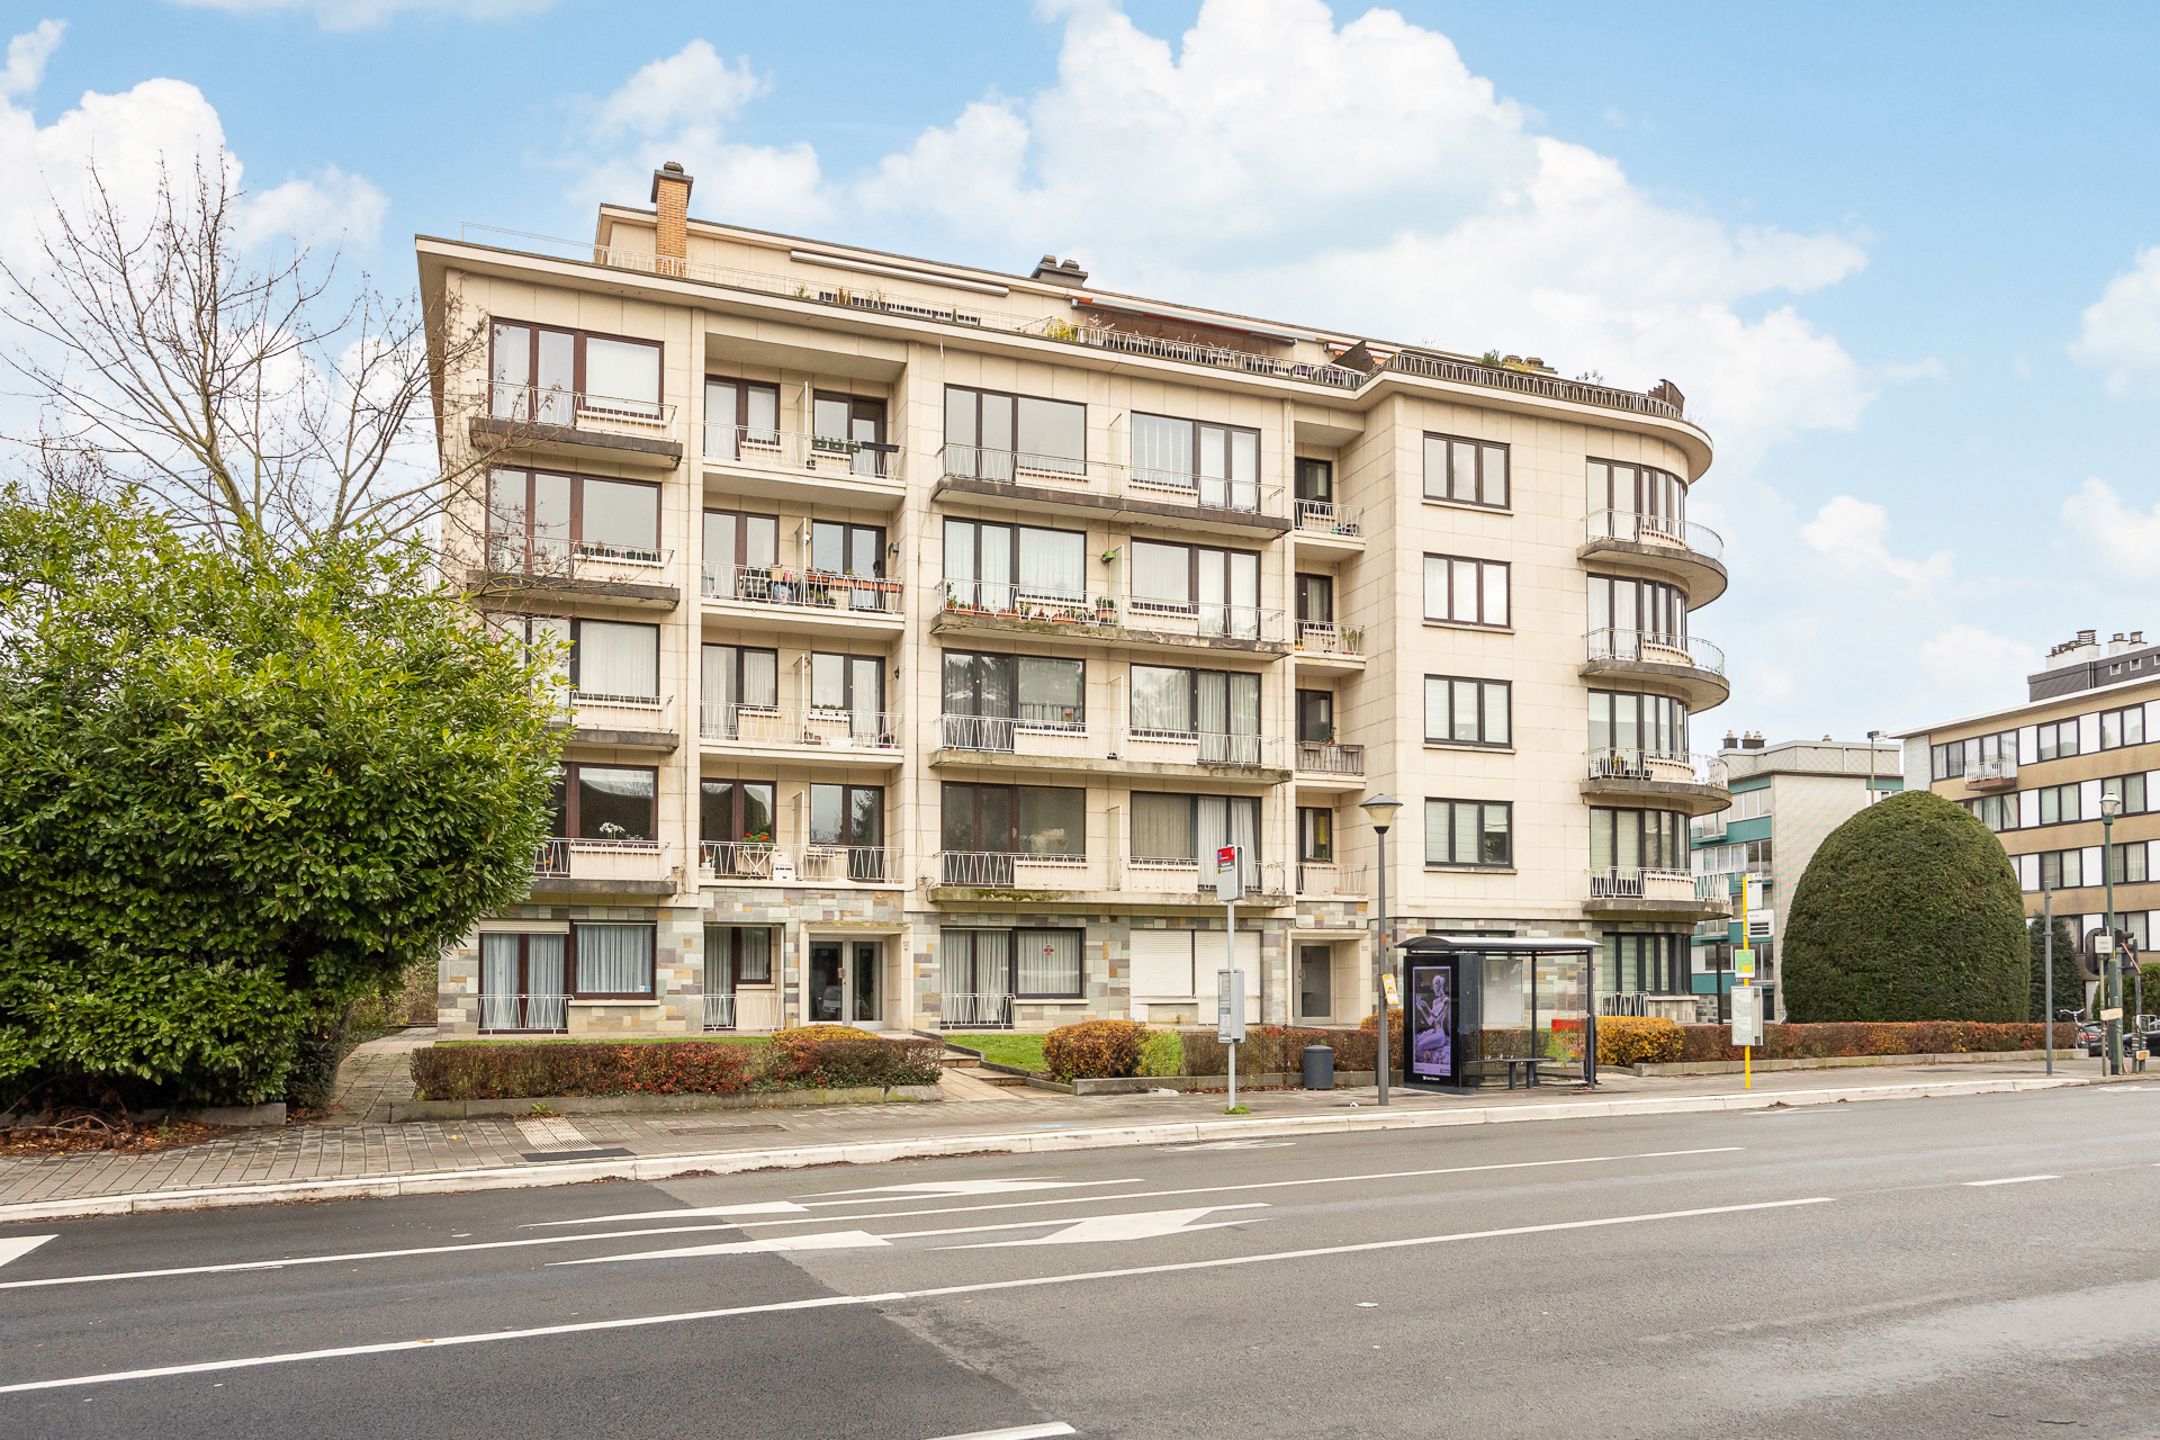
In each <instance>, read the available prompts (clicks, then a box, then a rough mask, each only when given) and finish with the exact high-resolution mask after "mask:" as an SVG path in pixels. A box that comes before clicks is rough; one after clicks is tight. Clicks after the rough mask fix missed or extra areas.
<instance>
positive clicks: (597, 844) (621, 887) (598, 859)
mask: <svg viewBox="0 0 2160 1440" xmlns="http://www.w3.org/2000/svg"><path fill="white" fill-rule="evenodd" d="M532 893H533V894H534V895H536V896H537V895H673V894H674V893H675V878H674V876H673V875H671V874H669V872H668V848H667V847H666V846H665V845H661V844H658V843H656V842H654V841H651V840H584V839H566V838H563V837H560V836H558V837H557V838H555V839H553V840H543V841H541V842H540V850H539V853H538V854H536V855H535V856H534V857H533V885H532Z"/></svg>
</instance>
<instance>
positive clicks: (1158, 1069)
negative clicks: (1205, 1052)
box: [1137, 1030, 1187, 1075]
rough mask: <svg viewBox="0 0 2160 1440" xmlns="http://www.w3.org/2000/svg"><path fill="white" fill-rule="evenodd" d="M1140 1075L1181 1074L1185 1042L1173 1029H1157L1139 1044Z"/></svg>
mask: <svg viewBox="0 0 2160 1440" xmlns="http://www.w3.org/2000/svg"><path fill="white" fill-rule="evenodd" d="M1137 1073H1139V1074H1141V1075H1183V1074H1185V1073H1187V1072H1186V1070H1185V1042H1184V1039H1183V1037H1181V1036H1180V1035H1179V1034H1178V1032H1177V1031H1175V1030H1157V1031H1156V1032H1155V1033H1154V1034H1152V1035H1150V1036H1148V1037H1147V1040H1146V1042H1145V1043H1143V1044H1142V1045H1141V1046H1140V1068H1139V1070H1138V1072H1137Z"/></svg>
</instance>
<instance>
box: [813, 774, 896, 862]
mask: <svg viewBox="0 0 2160 1440" xmlns="http://www.w3.org/2000/svg"><path fill="white" fill-rule="evenodd" d="M810 846H811V848H810V849H809V850H807V851H805V852H804V854H803V867H804V874H803V878H804V879H806V880H811V881H818V880H839V879H847V880H853V881H856V882H858V883H860V882H865V881H882V880H885V879H887V878H888V876H887V875H886V873H885V872H886V865H885V849H884V846H885V788H884V787H883V786H881V785H812V786H811V787H810ZM820 849H823V850H825V851H827V852H828V853H826V854H824V855H820V854H819V853H818V852H819V850H820ZM836 849H841V850H845V852H846V854H845V856H844V857H842V856H841V855H837V854H832V853H829V852H831V851H833V850H836ZM843 859H844V863H840V862H842V861H843Z"/></svg>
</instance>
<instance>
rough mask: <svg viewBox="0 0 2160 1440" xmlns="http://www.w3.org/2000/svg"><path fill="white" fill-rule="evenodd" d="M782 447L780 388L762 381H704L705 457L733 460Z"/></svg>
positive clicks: (709, 377)
mask: <svg viewBox="0 0 2160 1440" xmlns="http://www.w3.org/2000/svg"><path fill="white" fill-rule="evenodd" d="M779 446H780V387H779V386H777V385H774V384H771V383H769V382H766V381H759V380H722V379H718V378H715V377H711V376H708V377H707V378H706V381H705V457H706V458H707V459H708V460H734V459H737V458H739V457H740V456H741V455H742V453H743V451H745V450H766V451H771V450H777V449H778V448H779Z"/></svg>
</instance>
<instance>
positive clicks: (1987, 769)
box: [1965, 755, 2018, 791]
mask: <svg viewBox="0 0 2160 1440" xmlns="http://www.w3.org/2000/svg"><path fill="white" fill-rule="evenodd" d="M2017 774H2018V762H2017V757H2016V756H2015V755H1989V756H1986V757H1985V758H1983V759H1982V760H1981V761H1980V763H1979V764H1977V765H1968V766H1966V767H1965V788H1966V789H1967V790H1983V791H1986V790H2015V789H2016V788H2017Z"/></svg>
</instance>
